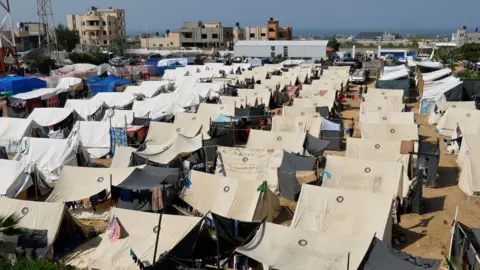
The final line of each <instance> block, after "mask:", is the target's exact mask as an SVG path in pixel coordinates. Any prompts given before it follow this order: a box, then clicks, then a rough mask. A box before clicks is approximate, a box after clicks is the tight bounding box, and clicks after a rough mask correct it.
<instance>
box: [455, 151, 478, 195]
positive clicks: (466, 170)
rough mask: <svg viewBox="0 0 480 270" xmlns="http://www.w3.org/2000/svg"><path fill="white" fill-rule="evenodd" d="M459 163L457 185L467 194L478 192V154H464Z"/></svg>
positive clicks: (476, 193)
mask: <svg viewBox="0 0 480 270" xmlns="http://www.w3.org/2000/svg"><path fill="white" fill-rule="evenodd" d="M463 159H464V160H463V164H462V165H461V169H462V170H461V172H460V177H459V179H458V187H459V188H460V189H461V190H462V191H463V192H464V193H465V194H467V195H468V196H473V195H479V194H480V168H479V166H478V164H480V163H479V162H480V155H479V154H478V153H475V152H474V153H470V154H466V155H465V156H464V158H463Z"/></svg>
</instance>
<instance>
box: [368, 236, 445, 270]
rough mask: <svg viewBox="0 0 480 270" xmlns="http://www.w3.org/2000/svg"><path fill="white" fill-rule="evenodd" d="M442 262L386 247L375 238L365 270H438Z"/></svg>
mask: <svg viewBox="0 0 480 270" xmlns="http://www.w3.org/2000/svg"><path fill="white" fill-rule="evenodd" d="M439 266H440V260H434V259H424V258H420V257H414V256H412V255H410V254H408V253H406V252H404V251H400V250H396V249H394V248H392V247H389V246H387V245H385V243H383V242H382V241H381V240H380V239H378V238H376V237H375V238H374V239H373V241H372V246H371V248H370V251H369V252H368V254H367V256H365V258H364V265H363V268H362V269H364V270H380V269H390V270H421V269H430V270H434V269H438V267H439Z"/></svg>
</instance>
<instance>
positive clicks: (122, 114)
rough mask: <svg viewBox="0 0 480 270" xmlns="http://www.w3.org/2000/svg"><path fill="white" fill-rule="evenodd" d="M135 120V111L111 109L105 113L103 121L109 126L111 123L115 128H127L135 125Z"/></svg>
mask: <svg viewBox="0 0 480 270" xmlns="http://www.w3.org/2000/svg"><path fill="white" fill-rule="evenodd" d="M133 118H134V113H133V111H129V110H117V109H109V110H107V111H106V112H105V115H104V116H103V119H102V121H103V122H106V123H108V124H109V125H110V123H111V126H112V127H113V128H125V127H128V126H130V125H131V124H132V123H133ZM125 121H126V122H125Z"/></svg>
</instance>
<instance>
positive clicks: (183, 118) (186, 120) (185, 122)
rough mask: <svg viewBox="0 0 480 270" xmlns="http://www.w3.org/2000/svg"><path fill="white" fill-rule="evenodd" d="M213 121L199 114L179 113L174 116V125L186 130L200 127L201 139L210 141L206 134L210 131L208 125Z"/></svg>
mask: <svg viewBox="0 0 480 270" xmlns="http://www.w3.org/2000/svg"><path fill="white" fill-rule="evenodd" d="M213 120H215V119H211V117H210V116H208V115H205V114H200V113H187V112H180V113H176V114H175V121H174V124H176V125H178V126H179V127H180V128H183V129H187V128H188V127H190V126H201V127H202V134H203V139H204V140H208V139H210V135H209V134H208V132H209V131H210V123H211V121H213Z"/></svg>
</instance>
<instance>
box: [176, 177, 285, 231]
mask: <svg viewBox="0 0 480 270" xmlns="http://www.w3.org/2000/svg"><path fill="white" fill-rule="evenodd" d="M190 181H191V182H192V184H191V186H190V187H188V188H187V187H185V188H184V189H183V191H182V192H181V193H180V195H179V197H180V198H181V199H182V200H184V201H185V202H186V203H188V204H189V205H190V206H192V207H193V208H194V209H196V210H198V211H199V212H200V213H202V214H204V215H205V214H207V213H208V211H212V212H213V213H215V214H218V215H221V216H223V217H227V218H231V219H235V220H240V221H261V220H263V219H264V218H266V220H267V221H269V222H272V221H273V220H274V219H275V218H276V217H277V215H278V212H279V211H280V202H279V200H278V198H277V196H276V195H275V194H274V193H273V192H272V191H271V190H270V189H266V190H265V191H261V190H260V189H259V187H260V186H262V181H258V180H252V179H248V178H245V179H237V178H232V177H224V176H220V175H218V174H217V175H212V174H207V173H202V172H198V171H194V170H192V171H191V174H190Z"/></svg>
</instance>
